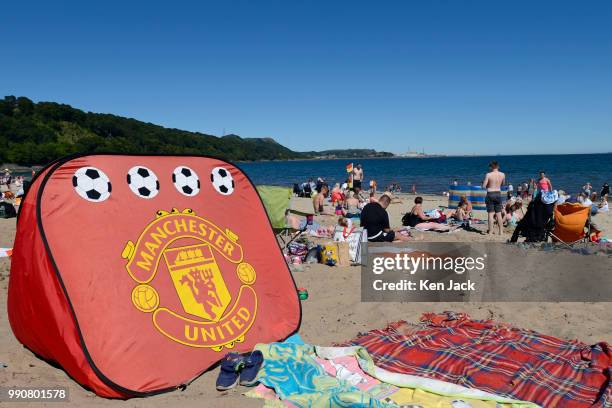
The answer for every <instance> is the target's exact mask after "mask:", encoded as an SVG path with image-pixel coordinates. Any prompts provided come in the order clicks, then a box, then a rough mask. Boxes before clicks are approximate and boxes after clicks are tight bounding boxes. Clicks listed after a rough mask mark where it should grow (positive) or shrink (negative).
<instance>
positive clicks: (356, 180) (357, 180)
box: [352, 164, 363, 190]
mask: <svg viewBox="0 0 612 408" xmlns="http://www.w3.org/2000/svg"><path fill="white" fill-rule="evenodd" d="M352 176H353V190H354V189H356V188H359V189H361V182H362V181H363V169H362V168H361V164H358V165H356V166H355V167H354V168H353V174H352Z"/></svg>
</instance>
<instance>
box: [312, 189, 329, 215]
mask: <svg viewBox="0 0 612 408" xmlns="http://www.w3.org/2000/svg"><path fill="white" fill-rule="evenodd" d="M328 194H329V187H327V184H323V186H322V187H321V191H320V192H319V193H317V194H316V195H315V196H314V198H313V199H312V206H313V208H314V213H315V214H316V215H319V214H324V209H323V204H324V203H325V198H326V197H327V195H328Z"/></svg>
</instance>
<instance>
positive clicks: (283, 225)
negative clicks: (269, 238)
mask: <svg viewBox="0 0 612 408" xmlns="http://www.w3.org/2000/svg"><path fill="white" fill-rule="evenodd" d="M257 192H258V193H259V196H260V197H261V200H262V201H263V203H264V207H266V212H267V213H268V218H270V224H272V229H273V230H274V233H275V234H276V237H277V239H278V240H279V241H280V242H282V244H281V248H282V249H285V248H286V247H287V245H289V244H290V243H291V242H293V241H294V240H295V239H296V238H297V237H299V236H300V235H301V234H302V233H303V232H304V231H306V226H304V228H303V229H301V230H296V229H295V228H292V227H290V226H288V225H287V214H288V213H289V212H292V213H294V214H298V215H304V216H306V215H308V214H305V213H301V212H299V211H295V210H290V209H289V204H290V202H291V196H292V194H293V192H292V190H291V189H290V188H285V187H278V186H258V187H257Z"/></svg>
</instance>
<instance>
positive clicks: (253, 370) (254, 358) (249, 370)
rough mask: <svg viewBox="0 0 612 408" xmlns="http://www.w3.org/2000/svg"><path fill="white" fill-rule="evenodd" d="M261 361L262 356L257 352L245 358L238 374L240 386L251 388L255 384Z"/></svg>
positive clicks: (262, 359)
mask: <svg viewBox="0 0 612 408" xmlns="http://www.w3.org/2000/svg"><path fill="white" fill-rule="evenodd" d="M263 361H264V358H263V354H262V353H261V351H259V350H255V351H254V352H252V353H251V354H247V355H246V356H245V359H244V365H243V367H242V371H241V372H240V385H243V386H245V387H251V386H253V385H255V384H257V382H258V381H257V373H259V369H260V368H261V365H262V364H263Z"/></svg>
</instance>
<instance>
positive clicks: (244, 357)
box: [217, 350, 263, 391]
mask: <svg viewBox="0 0 612 408" xmlns="http://www.w3.org/2000/svg"><path fill="white" fill-rule="evenodd" d="M262 364H263V354H262V353H261V351H259V350H255V351H253V352H252V353H246V354H238V353H228V354H227V355H226V356H225V357H224V358H223V360H221V370H220V371H219V377H217V390H219V391H227V390H229V389H232V388H234V387H235V386H236V385H238V383H240V385H243V386H245V387H252V386H253V385H255V384H257V382H258V381H257V373H259V369H260V368H261V366H262Z"/></svg>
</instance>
